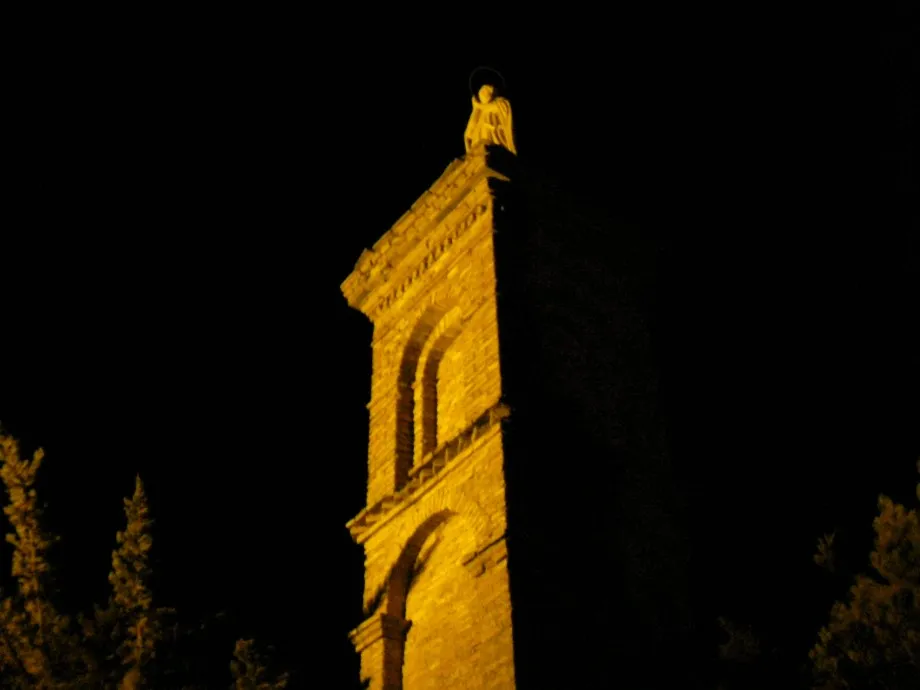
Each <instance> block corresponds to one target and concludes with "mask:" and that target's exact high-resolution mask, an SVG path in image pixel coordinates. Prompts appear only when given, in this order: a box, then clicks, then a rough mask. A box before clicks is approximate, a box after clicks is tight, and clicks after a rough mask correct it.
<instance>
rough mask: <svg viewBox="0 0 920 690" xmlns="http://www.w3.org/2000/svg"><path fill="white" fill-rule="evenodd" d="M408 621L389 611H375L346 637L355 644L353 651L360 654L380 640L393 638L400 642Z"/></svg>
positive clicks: (407, 626) (409, 623)
mask: <svg viewBox="0 0 920 690" xmlns="http://www.w3.org/2000/svg"><path fill="white" fill-rule="evenodd" d="M411 625H412V623H411V622H410V621H407V620H404V619H402V618H400V617H398V616H392V615H390V614H389V613H376V614H374V615H373V616H371V617H370V618H368V619H367V620H366V621H364V622H363V623H362V624H361V625H359V626H358V627H357V628H355V629H354V630H352V631H351V632H350V633H349V634H348V639H350V640H351V643H352V644H353V645H354V646H355V651H357V652H358V654H360V653H361V652H362V651H364V650H365V649H367V648H368V647H370V646H371V645H372V644H374V643H375V642H379V641H380V640H393V641H395V642H402V641H403V640H404V639H405V637H406V633H407V632H408V631H409V627H410V626H411Z"/></svg>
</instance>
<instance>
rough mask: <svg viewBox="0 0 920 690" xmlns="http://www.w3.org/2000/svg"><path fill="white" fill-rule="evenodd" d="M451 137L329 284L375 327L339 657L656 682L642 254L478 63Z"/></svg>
mask: <svg viewBox="0 0 920 690" xmlns="http://www.w3.org/2000/svg"><path fill="white" fill-rule="evenodd" d="M465 144H466V155H465V156H464V157H463V158H462V159H459V160H456V161H454V162H453V163H452V164H451V165H450V166H448V168H447V170H446V171H445V172H444V174H443V175H441V177H440V179H438V180H437V181H436V182H435V183H434V184H433V185H432V186H431V188H430V189H429V190H428V191H427V192H426V193H425V194H424V195H423V196H422V197H421V198H420V199H419V200H418V201H417V202H416V203H415V204H414V205H413V206H412V208H411V209H410V210H409V211H408V213H406V214H405V215H404V216H403V217H402V218H401V219H400V220H399V221H398V222H397V223H396V224H395V225H394V226H393V227H392V228H391V229H390V230H389V231H388V232H387V233H386V234H385V235H383V237H381V238H380V240H379V241H378V242H377V243H376V244H375V245H374V247H373V249H371V250H368V251H365V252H364V253H363V254H362V255H361V257H360V259H359V260H358V263H357V265H356V267H355V270H354V272H353V273H352V274H351V275H350V276H349V277H348V278H347V279H346V280H345V282H344V283H343V285H342V291H343V293H344V295H345V297H346V299H347V300H348V303H349V305H351V306H352V307H354V308H355V309H358V310H360V311H361V312H362V313H363V314H365V315H366V316H367V317H368V318H369V319H370V320H371V322H372V323H373V327H374V331H373V342H372V349H373V357H372V361H373V373H372V384H371V399H370V403H369V404H368V409H369V412H370V443H369V454H368V485H367V506H366V507H365V509H364V510H362V511H361V512H360V513H359V514H358V515H357V516H356V517H355V518H354V519H353V520H351V521H350V522H349V523H348V529H349V530H350V532H351V534H352V536H353V537H354V539H355V540H356V541H357V542H358V543H359V544H361V545H363V547H364V551H365V586H364V606H365V615H366V619H365V621H364V622H363V623H362V624H361V625H359V626H358V627H357V628H356V629H355V630H354V631H353V632H352V634H351V639H352V642H353V643H354V645H355V648H356V649H357V651H358V653H359V654H360V656H361V676H362V678H363V679H364V680H365V682H367V683H368V687H369V688H370V689H371V690H397V689H402V690H417V689H419V688H432V689H437V690H442V689H448V688H449V689H450V690H462V689H464V688H470V689H472V688H476V689H477V690H478V689H480V688H482V689H490V688H495V689H497V688H503V689H508V688H544V687H546V688H554V689H555V690H559V689H563V690H564V689H565V688H573V689H574V688H579V689H580V688H583V687H602V685H599V684H600V683H607V682H609V681H611V680H612V678H611V673H615V674H616V676H617V677H622V676H627V677H629V678H634V677H636V674H638V673H641V674H642V677H643V678H644V679H645V681H647V682H645V683H644V684H642V683H640V684H637V683H636V682H633V681H630V682H626V681H624V682H625V685H624V686H623V687H634V688H639V687H659V686H660V687H674V682H676V681H679V680H680V679H681V676H680V672H679V671H674V669H679V667H680V664H679V663H675V664H673V665H671V666H668V665H662V664H660V663H657V659H658V657H657V656H656V654H657V651H656V650H658V651H660V650H661V649H665V648H667V649H670V650H672V651H671V652H670V654H671V658H672V659H675V660H676V659H677V657H678V655H679V653H680V650H682V649H684V648H685V647H686V646H687V645H686V644H684V642H685V639H684V638H683V637H681V635H680V634H678V633H679V630H680V629H682V628H681V626H682V623H681V622H680V620H679V619H680V618H681V616H680V615H676V614H674V613H673V612H674V611H679V610H680V606H681V600H680V594H679V590H680V583H681V582H683V576H682V573H681V570H680V567H679V566H680V563H682V562H684V561H685V560H686V559H685V558H684V555H683V552H682V549H683V546H682V544H683V542H682V541H681V540H680V539H679V538H677V537H676V536H675V535H676V534H677V530H675V529H674V528H673V526H674V524H675V523H678V522H679V521H680V519H679V517H675V515H674V514H673V512H674V511H673V510H672V507H673V506H674V505H675V501H674V500H673V496H672V494H671V485H672V483H671V479H670V475H669V470H668V464H667V457H666V453H663V452H662V451H661V449H660V448H658V447H657V446H656V439H657V438H659V437H660V434H658V433H657V432H656V430H655V427H654V419H655V413H654V404H653V402H654V398H655V396H654V385H653V382H654V372H653V371H652V368H651V367H650V363H649V358H648V353H649V348H648V347H647V340H648V338H647V329H646V326H645V323H644V316H643V311H642V310H643V305H644V304H645V303H646V302H647V301H648V300H647V299H646V296H647V295H648V294H649V293H650V288H649V285H650V281H649V275H650V273H649V270H648V269H649V266H650V263H649V261H648V260H647V259H648V257H649V255H650V254H649V252H648V251H647V248H646V247H644V246H643V243H642V242H641V241H635V240H636V237H637V235H636V233H635V232H632V231H631V230H630V229H629V228H628V227H625V226H621V225H620V224H618V223H617V222H613V221H611V220H610V219H609V218H608V216H607V215H606V214H605V213H604V212H603V211H600V212H598V211H597V207H594V208H592V206H591V205H590V204H584V203H582V202H581V201H580V200H578V199H576V198H575V197H572V196H571V195H570V194H569V193H568V192H563V191H562V189H561V188H560V187H559V185H558V184H556V183H555V182H553V181H551V180H549V179H548V178H547V177H546V175H545V174H544V173H543V172H540V173H537V172H536V171H535V169H534V168H533V167H532V166H530V167H529V166H528V164H527V163H526V160H525V159H524V158H520V157H519V156H518V155H517V151H516V148H515V142H514V140H513V137H512V128H511V107H510V105H509V104H508V102H507V101H506V100H504V99H502V98H493V97H492V90H491V87H484V88H483V89H482V90H480V92H479V95H478V96H474V98H473V113H472V115H471V117H470V123H469V126H468V127H467V130H466V133H465ZM601 208H604V205H603V204H601ZM652 254H654V252H652ZM651 291H652V292H653V290H651ZM650 382H651V383H650ZM675 564H677V565H676V566H675ZM669 616H670V618H669ZM675 621H677V622H676V623H675ZM675 631H677V632H675ZM670 671H674V673H676V675H675V676H673V677H671V678H669V679H665V678H664V675H662V679H661V683H656V682H655V681H654V680H653V679H654V677H655V675H656V674H659V675H661V674H662V672H663V673H664V674H665V675H666V674H667V672H670Z"/></svg>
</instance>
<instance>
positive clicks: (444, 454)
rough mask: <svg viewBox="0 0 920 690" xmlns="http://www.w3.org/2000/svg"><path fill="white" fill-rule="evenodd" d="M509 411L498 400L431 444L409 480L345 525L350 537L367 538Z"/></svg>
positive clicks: (495, 426)
mask: <svg viewBox="0 0 920 690" xmlns="http://www.w3.org/2000/svg"><path fill="white" fill-rule="evenodd" d="M509 414H510V410H509V408H508V406H507V405H504V404H503V403H499V404H497V405H495V406H494V407H492V408H490V409H489V410H487V411H486V412H485V413H483V414H482V415H481V416H480V417H479V418H478V419H477V420H476V421H475V422H473V423H472V424H471V425H470V426H468V427H467V428H466V429H465V430H464V431H462V432H461V433H459V434H457V435H456V436H454V437H453V438H452V439H450V440H449V441H447V442H445V443H442V444H441V445H440V446H438V447H437V448H435V449H434V451H432V452H431V453H429V454H428V455H427V456H425V457H424V458H423V459H422V462H421V463H419V464H418V465H416V466H415V467H413V468H412V470H411V471H410V472H409V481H408V482H407V483H406V485H405V486H404V487H403V488H402V489H400V490H399V491H396V492H394V493H391V494H389V495H387V496H384V497H383V498H382V499H380V500H379V501H377V503H375V504H374V505H372V506H368V507H367V508H365V509H364V510H362V511H361V512H360V513H358V514H357V515H356V516H355V517H354V518H353V519H352V520H350V521H349V522H348V523H347V524H346V525H345V527H347V528H348V531H349V532H350V533H351V536H352V538H353V539H354V540H355V541H356V542H357V543H358V544H363V543H364V542H365V541H367V539H368V538H369V537H370V536H371V534H373V533H374V532H376V531H377V530H378V529H379V528H380V527H381V526H382V525H384V524H385V523H387V522H389V520H390V519H392V518H393V516H394V515H396V514H397V513H398V512H399V510H400V508H402V507H405V506H406V505H407V502H408V499H409V498H410V497H412V496H414V495H416V494H418V493H419V492H420V491H421V490H423V489H428V488H430V487H432V486H433V485H434V484H435V483H436V482H437V480H438V479H439V478H440V477H441V476H443V474H444V472H445V471H446V469H447V468H449V467H451V466H452V464H453V461H454V460H456V459H457V458H459V457H461V456H462V455H465V454H466V451H468V450H471V449H472V447H473V446H475V445H477V444H478V442H479V441H481V440H482V439H484V438H485V436H486V434H487V433H488V432H489V431H490V430H492V429H493V428H497V427H498V425H499V424H500V423H501V421H502V420H503V419H505V418H506V417H508V416H509Z"/></svg>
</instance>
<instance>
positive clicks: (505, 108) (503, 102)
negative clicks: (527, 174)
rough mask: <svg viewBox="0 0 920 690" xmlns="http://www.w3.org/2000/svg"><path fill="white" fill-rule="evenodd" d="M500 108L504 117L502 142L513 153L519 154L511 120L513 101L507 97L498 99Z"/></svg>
mask: <svg viewBox="0 0 920 690" xmlns="http://www.w3.org/2000/svg"><path fill="white" fill-rule="evenodd" d="M498 109H499V113H500V114H501V118H502V130H503V131H502V133H501V136H502V139H503V141H502V143H503V144H504V146H505V148H506V149H508V150H509V151H511V153H514V154H517V149H516V148H515V146H514V127H513V125H512V122H511V103H509V102H508V100H507V99H506V98H501V99H499V101H498Z"/></svg>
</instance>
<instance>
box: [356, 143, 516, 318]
mask: <svg viewBox="0 0 920 690" xmlns="http://www.w3.org/2000/svg"><path fill="white" fill-rule="evenodd" d="M489 155H490V152H488V151H486V150H485V149H482V150H476V151H473V152H470V153H469V154H467V155H466V156H465V157H464V158H461V159H457V160H455V161H453V162H452V163H451V164H450V165H449V166H448V167H447V169H446V170H445V171H444V173H443V174H442V175H441V177H440V178H438V180H437V181H436V182H435V183H434V184H433V185H432V186H431V187H430V188H429V189H428V191H427V192H425V193H424V194H423V195H422V196H421V197H420V198H419V199H418V200H417V201H416V202H415V203H414V204H413V205H412V207H411V208H410V209H409V210H408V211H407V212H406V213H405V214H403V216H402V217H401V218H400V219H399V220H398V221H396V223H395V224H394V225H393V227H391V228H390V230H388V231H387V232H386V233H385V234H384V235H383V237H381V238H380V239H379V240H378V241H377V242H376V243H375V244H374V247H373V249H365V250H364V251H363V252H362V253H361V256H360V257H359V259H358V262H357V264H356V265H355V270H354V271H353V272H352V273H351V275H349V276H348V278H346V279H345V281H344V282H343V283H342V286H341V289H342V292H343V293H344V295H345V298H346V299H347V300H348V303H349V305H351V306H352V307H354V308H356V309H360V310H362V311H364V310H365V307H366V306H367V305H366V304H365V303H366V302H367V300H368V298H369V297H370V296H371V295H372V294H373V293H375V292H376V291H377V290H378V289H379V288H380V287H381V286H383V285H385V284H386V283H388V282H389V281H390V279H391V276H392V273H393V271H394V270H395V269H396V267H397V266H398V265H399V263H400V261H402V259H403V258H404V257H405V255H406V254H407V253H408V252H410V251H411V250H412V249H413V248H414V247H416V246H418V244H419V241H420V239H421V238H422V237H423V236H425V235H426V234H428V233H429V232H430V231H431V228H432V227H434V226H437V225H438V224H440V223H441V222H443V220H444V218H445V217H446V215H447V214H448V213H449V212H450V211H452V210H453V209H454V208H455V207H456V206H457V205H458V204H459V203H460V202H461V201H462V199H463V197H465V196H466V194H467V192H468V191H469V190H470V189H472V188H473V186H474V185H475V184H476V183H478V182H479V181H480V180H482V179H485V178H489V177H496V178H499V179H502V180H508V178H507V177H506V176H505V175H503V174H502V173H500V172H498V171H495V170H493V169H491V168H490V167H489ZM461 231H462V230H461ZM426 261H429V262H430V259H426ZM397 291H398V289H397ZM377 309H378V305H376V304H375V305H372V306H370V308H369V309H367V312H366V313H368V315H370V313H375V310H377ZM385 309H386V307H385V306H384V307H382V308H380V310H383V311H385Z"/></svg>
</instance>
